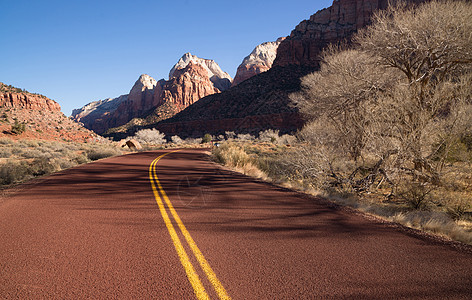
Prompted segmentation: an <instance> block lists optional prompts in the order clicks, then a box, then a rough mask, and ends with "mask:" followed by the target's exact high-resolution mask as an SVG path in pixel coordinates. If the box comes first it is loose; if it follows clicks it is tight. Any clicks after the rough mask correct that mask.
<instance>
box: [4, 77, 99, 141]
mask: <svg viewBox="0 0 472 300" xmlns="http://www.w3.org/2000/svg"><path fill="white" fill-rule="evenodd" d="M18 122H19V123H21V124H23V126H24V132H21V133H18V132H15V131H13V130H12V129H13V126H15V125H16V124H17V123H18ZM3 137H8V138H11V139H37V140H57V141H78V142H83V141H87V140H90V139H93V138H94V137H95V134H94V133H93V132H91V131H89V130H87V129H85V128H84V127H82V126H81V125H80V124H78V123H77V122H74V121H73V120H71V119H69V118H67V117H66V116H65V115H64V114H63V113H62V112H61V107H60V105H59V104H58V103H57V102H55V101H54V100H51V99H49V98H47V97H45V96H42V95H39V94H33V93H29V92H27V91H24V90H21V89H18V88H15V87H12V86H10V85H5V84H3V83H1V82H0V138H3Z"/></svg>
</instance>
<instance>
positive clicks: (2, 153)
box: [0, 147, 13, 158]
mask: <svg viewBox="0 0 472 300" xmlns="http://www.w3.org/2000/svg"><path fill="white" fill-rule="evenodd" d="M12 154H13V153H12V151H11V149H10V148H4V147H1V148H0V158H9V157H10V156H12Z"/></svg>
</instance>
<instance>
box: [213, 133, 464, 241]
mask: <svg viewBox="0 0 472 300" xmlns="http://www.w3.org/2000/svg"><path fill="white" fill-rule="evenodd" d="M301 147H302V146H301V145H299V144H298V145H292V147H286V146H277V145H274V144H272V143H267V142H266V143H256V142H250V141H245V142H241V141H240V142H234V141H232V142H225V143H223V144H222V145H221V146H220V147H219V148H215V149H213V152H212V157H213V160H214V161H216V162H218V163H220V164H222V165H224V166H227V167H229V168H230V169H232V170H234V171H237V172H240V173H243V174H246V175H248V176H252V177H256V178H260V179H263V180H267V181H270V182H273V183H276V184H279V185H281V186H284V187H287V188H292V189H295V190H298V191H301V192H305V193H308V194H312V195H316V196H322V197H324V198H328V199H330V200H331V201H333V202H335V203H337V204H340V205H343V206H349V207H352V208H355V209H357V210H360V211H362V212H365V213H367V214H371V215H375V216H377V217H380V218H382V219H385V220H388V221H392V222H396V223H400V224H402V225H405V226H408V227H411V228H415V229H419V230H423V231H426V232H430V233H433V234H436V235H440V236H443V237H447V238H450V239H453V240H456V241H460V242H463V243H468V244H472V181H471V180H470V179H471V178H472V168H471V166H470V164H468V163H463V162H458V163H456V164H451V165H449V166H448V169H447V172H448V173H447V176H446V178H447V180H445V181H444V182H445V183H444V185H443V186H441V187H438V188H436V189H434V190H433V191H431V193H429V194H428V198H427V199H424V203H422V205H421V207H420V206H418V208H421V209H413V206H414V205H412V201H413V200H411V199H401V197H396V198H395V197H393V198H392V197H387V195H389V194H390V192H391V191H390V190H389V189H386V188H384V187H382V186H379V189H378V190H377V191H373V192H372V191H371V192H369V193H364V194H363V195H361V196H359V195H356V194H355V193H352V192H351V191H349V190H344V191H343V190H340V189H337V190H333V189H327V188H326V185H324V184H322V183H320V179H319V178H314V177H316V176H314V175H313V174H311V173H309V172H304V170H301V169H297V168H296V167H294V166H295V165H294V164H290V163H286V161H287V160H290V159H292V160H296V159H297V156H296V152H297V151H298V150H300V148H301ZM300 166H301V167H306V166H304V165H302V164H300ZM305 171H306V170H305ZM315 175H316V174H315ZM320 178H323V177H322V176H320ZM423 204H424V205H423Z"/></svg>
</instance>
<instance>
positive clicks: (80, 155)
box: [0, 138, 122, 186]
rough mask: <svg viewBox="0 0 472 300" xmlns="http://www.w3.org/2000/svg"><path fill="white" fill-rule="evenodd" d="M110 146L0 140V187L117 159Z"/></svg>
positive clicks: (103, 144) (116, 151)
mask: <svg viewBox="0 0 472 300" xmlns="http://www.w3.org/2000/svg"><path fill="white" fill-rule="evenodd" d="M120 154H122V152H121V151H120V150H119V149H117V148H116V147H115V146H114V145H113V144H112V143H63V142H54V141H42V140H18V141H14V140H10V139H7V138H2V139H0V186H5V185H11V184H15V183H20V182H24V181H26V180H29V179H32V178H35V177H38V176H42V175H47V174H51V173H54V172H58V171H61V170H64V169H67V168H71V167H74V166H77V165H79V164H84V163H88V162H90V161H93V160H97V159H101V158H105V157H110V156H115V155H120Z"/></svg>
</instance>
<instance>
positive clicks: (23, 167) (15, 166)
mask: <svg viewBox="0 0 472 300" xmlns="http://www.w3.org/2000/svg"><path fill="white" fill-rule="evenodd" d="M28 169H29V168H28V164H27V163H26V162H17V161H14V160H9V161H7V163H6V164H3V165H1V166H0V184H1V185H9V184H12V183H15V182H18V181H21V180H23V179H24V178H25V177H27V176H28V175H31V174H29V173H30V172H29V170H28Z"/></svg>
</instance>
